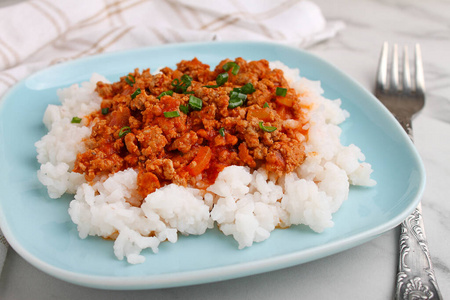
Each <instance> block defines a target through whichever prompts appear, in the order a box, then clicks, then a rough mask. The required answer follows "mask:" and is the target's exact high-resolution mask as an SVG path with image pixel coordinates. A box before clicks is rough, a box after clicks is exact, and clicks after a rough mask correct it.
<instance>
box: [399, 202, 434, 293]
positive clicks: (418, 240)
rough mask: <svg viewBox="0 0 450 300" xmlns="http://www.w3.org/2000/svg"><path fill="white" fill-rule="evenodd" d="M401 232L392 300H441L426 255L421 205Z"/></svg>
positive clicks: (403, 224) (426, 244) (429, 258)
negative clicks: (395, 284) (395, 285)
mask: <svg viewBox="0 0 450 300" xmlns="http://www.w3.org/2000/svg"><path fill="white" fill-rule="evenodd" d="M400 228H401V229H400V230H401V232H400V260H399V266H398V273H397V289H396V292H395V299H424V300H425V299H442V296H441V293H440V291H439V287H438V285H437V281H436V277H435V275H434V271H433V266H432V263H431V257H430V253H429V251H428V243H427V241H426V237H425V231H424V227H423V220H422V207H421V204H420V203H419V205H418V207H417V208H416V209H415V210H414V212H413V213H412V214H411V215H409V216H408V217H407V218H406V220H405V221H403V223H402V224H401V226H400ZM409 254H411V255H409ZM414 271H415V272H416V273H414Z"/></svg>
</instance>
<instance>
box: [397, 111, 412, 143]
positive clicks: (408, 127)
mask: <svg viewBox="0 0 450 300" xmlns="http://www.w3.org/2000/svg"><path fill="white" fill-rule="evenodd" d="M395 117H396V119H397V120H398V122H399V123H400V125H402V127H403V130H405V131H406V134H408V136H409V138H410V139H411V141H413V142H414V137H413V130H412V122H411V118H410V117H399V116H395Z"/></svg>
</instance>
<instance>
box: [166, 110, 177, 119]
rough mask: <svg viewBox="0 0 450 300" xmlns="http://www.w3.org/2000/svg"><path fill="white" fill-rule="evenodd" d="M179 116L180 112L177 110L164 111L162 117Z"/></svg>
mask: <svg viewBox="0 0 450 300" xmlns="http://www.w3.org/2000/svg"><path fill="white" fill-rule="evenodd" d="M179 116H180V113H179V112H178V110H174V111H165V112H164V117H166V118H168V119H170V118H175V117H179Z"/></svg>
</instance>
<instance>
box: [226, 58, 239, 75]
mask: <svg viewBox="0 0 450 300" xmlns="http://www.w3.org/2000/svg"><path fill="white" fill-rule="evenodd" d="M222 68H223V69H224V70H225V71H227V72H228V70H230V69H231V74H233V75H237V73H238V72H239V69H240V68H241V67H240V66H239V65H238V64H237V63H235V62H232V61H229V62H227V63H226V64H224V65H223V67H222Z"/></svg>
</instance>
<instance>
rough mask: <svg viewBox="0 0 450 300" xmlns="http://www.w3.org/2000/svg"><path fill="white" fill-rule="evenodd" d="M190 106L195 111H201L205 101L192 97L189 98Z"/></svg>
mask: <svg viewBox="0 0 450 300" xmlns="http://www.w3.org/2000/svg"><path fill="white" fill-rule="evenodd" d="M188 103H189V106H190V107H191V108H192V109H193V110H201V109H202V106H203V101H202V99H200V98H197V97H195V96H190V97H189V102H188Z"/></svg>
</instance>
